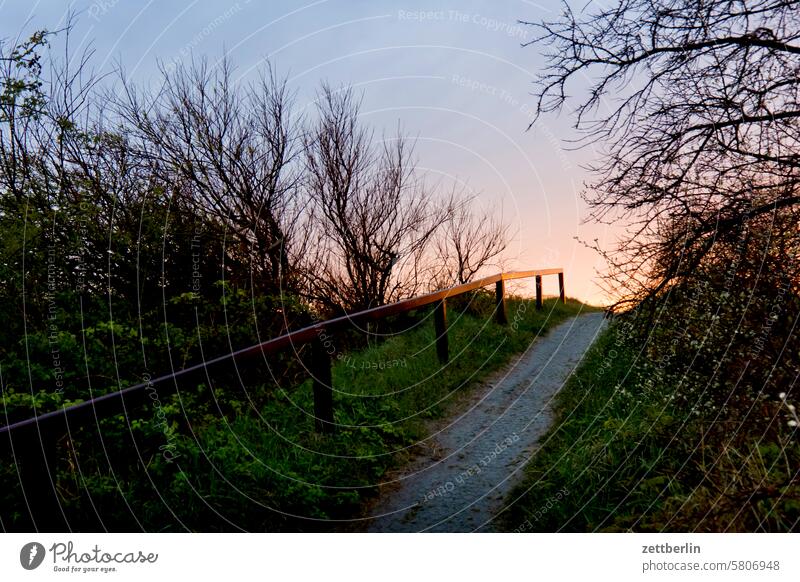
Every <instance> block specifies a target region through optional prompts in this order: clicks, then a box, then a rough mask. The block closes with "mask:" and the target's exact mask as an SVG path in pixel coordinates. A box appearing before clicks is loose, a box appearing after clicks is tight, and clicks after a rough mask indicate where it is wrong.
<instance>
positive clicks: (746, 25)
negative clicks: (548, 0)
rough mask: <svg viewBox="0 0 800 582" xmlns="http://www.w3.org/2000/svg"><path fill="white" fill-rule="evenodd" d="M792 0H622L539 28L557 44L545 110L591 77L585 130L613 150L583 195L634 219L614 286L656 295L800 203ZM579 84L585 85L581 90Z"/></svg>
mask: <svg viewBox="0 0 800 582" xmlns="http://www.w3.org/2000/svg"><path fill="white" fill-rule="evenodd" d="M798 7H799V4H798V2H796V1H780V0H779V1H775V0H747V1H745V0H711V1H708V2H696V1H695V0H624V1H618V2H615V3H613V5H612V6H611V7H610V8H602V7H600V8H598V5H596V4H590V5H589V6H587V8H586V11H583V12H578V13H576V12H574V11H573V10H572V9H571V8H570V6H569V5H568V4H566V3H565V4H564V8H563V13H562V16H561V17H560V19H558V20H556V21H552V22H543V23H540V24H536V25H535V26H536V27H537V28H538V30H539V31H540V33H541V34H540V35H539V36H538V37H537V38H536V39H535V40H534V41H532V42H533V43H534V44H537V45H543V46H545V47H549V50H547V58H548V61H549V67H548V68H547V70H546V71H545V72H544V73H543V74H542V76H541V77H540V78H539V82H538V89H537V103H536V105H537V113H538V114H543V113H547V112H550V111H555V110H559V109H561V108H562V107H563V106H564V104H565V102H566V100H567V95H568V93H569V91H570V87H571V86H572V85H571V84H572V83H573V82H575V83H576V84H580V83H585V82H586V81H585V80H586V79H590V80H591V81H589V82H590V86H589V87H588V93H586V96H585V97H584V98H582V99H581V100H580V101H579V104H578V106H577V112H576V113H577V114H576V127H577V129H578V130H580V131H582V132H584V139H585V140H586V141H587V142H592V141H602V142H603V143H604V144H605V148H606V149H605V155H604V157H603V159H602V161H601V162H600V163H598V164H595V165H592V166H590V169H591V170H592V171H594V172H595V175H596V176H597V179H596V180H595V181H594V183H593V184H591V187H590V188H589V190H588V191H587V192H586V194H585V197H586V199H587V201H588V203H589V204H590V206H591V208H592V210H593V213H592V216H593V218H595V219H596V220H598V221H601V222H607V223H614V222H619V221H625V222H627V223H629V224H631V228H630V231H629V233H628V234H629V236H627V237H625V238H624V240H623V242H622V244H621V246H620V247H619V248H618V249H617V252H614V253H611V255H610V256H609V257H608V258H609V260H610V263H611V266H612V279H611V280H612V281H613V282H614V284H615V285H616V291H617V292H619V293H621V294H622V295H623V296H625V297H627V298H629V299H633V300H636V299H641V298H642V297H646V296H650V295H652V294H655V293H658V292H660V291H661V290H663V289H665V288H666V287H668V286H669V285H670V284H671V283H673V282H675V281H676V280H680V278H681V277H683V276H686V275H687V274H691V273H692V272H693V271H694V270H695V269H696V267H697V266H698V265H699V264H700V262H701V261H702V260H703V257H704V256H706V254H707V253H708V252H709V250H710V249H711V248H712V246H713V245H714V244H716V243H718V242H719V241H720V240H725V239H730V238H731V237H734V238H735V237H736V232H737V230H738V229H739V228H741V227H742V225H743V223H745V222H746V221H748V220H750V219H755V218H757V217H759V216H765V215H770V214H773V213H776V212H781V211H782V210H783V209H789V208H792V207H795V206H797V205H798V204H800V192H799V191H798V171H799V170H800V154H798V151H800V150H798V145H800V144H799V143H798V140H799V139H800V76H798V74H797V72H798V70H800V42H799V41H800V10H798ZM579 90H580V91H582V90H583V89H579Z"/></svg>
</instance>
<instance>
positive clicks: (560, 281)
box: [558, 273, 567, 303]
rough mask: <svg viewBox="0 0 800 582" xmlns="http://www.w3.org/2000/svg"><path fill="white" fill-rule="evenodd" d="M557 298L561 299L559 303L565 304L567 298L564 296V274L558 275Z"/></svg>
mask: <svg viewBox="0 0 800 582" xmlns="http://www.w3.org/2000/svg"><path fill="white" fill-rule="evenodd" d="M558 298H559V299H561V303H566V302H567V296H566V295H565V294H564V273H559V274H558Z"/></svg>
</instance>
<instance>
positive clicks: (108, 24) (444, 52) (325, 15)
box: [0, 0, 615, 304]
mask: <svg viewBox="0 0 800 582" xmlns="http://www.w3.org/2000/svg"><path fill="white" fill-rule="evenodd" d="M558 9H559V3H558V2H556V1H555V0H544V1H543V2H529V1H525V0H500V1H489V0H486V1H483V2H477V1H470V0H458V1H455V0H450V1H431V0H428V1H411V0H408V1H405V0H400V1H388V0H316V1H306V0H298V1H295V2H289V1H269V2H257V1H254V0H239V1H238V2H222V1H219V0H217V1H214V0H183V1H180V2H177V1H169V0H159V1H158V2H156V1H155V0H149V1H143V0H136V1H134V0H95V1H93V2H90V1H75V2H65V1H63V0H58V1H57V0H38V1H31V0H0V38H10V37H17V36H19V35H20V34H22V35H24V34H25V33H26V32H27V33H29V32H30V31H32V30H35V29H41V28H46V29H49V30H54V29H57V28H59V27H60V26H63V24H64V22H65V18H66V15H67V13H68V12H69V11H70V10H71V11H72V12H74V13H76V14H77V20H76V26H75V29H74V31H73V37H72V43H73V49H74V53H75V54H77V53H79V52H80V51H81V50H82V49H83V48H85V47H91V48H92V49H93V50H94V51H95V53H94V58H93V60H92V63H93V66H94V68H95V69H96V70H97V71H98V72H99V73H103V72H110V71H113V70H116V68H117V67H118V66H119V65H121V66H122V70H123V71H124V74H125V76H126V77H128V78H129V80H131V81H134V82H136V83H140V84H143V85H147V84H152V83H155V82H157V80H158V76H159V63H161V65H162V66H164V65H166V66H167V68H169V67H170V66H172V65H174V64H176V63H179V62H188V61H190V60H191V59H192V58H193V57H195V58H197V57H206V58H208V60H209V63H210V64H212V65H213V64H215V63H218V62H219V59H220V58H221V57H222V56H223V55H224V54H227V55H228V56H229V57H230V59H231V61H232V62H233V63H234V64H235V66H236V71H235V75H234V76H235V78H236V79H237V80H241V81H247V80H251V79H254V78H255V77H257V74H258V71H259V70H260V69H263V67H264V65H265V63H266V62H267V61H269V62H270V63H271V64H272V65H273V66H274V67H275V68H276V70H277V71H278V73H279V74H280V75H282V76H286V77H287V78H288V82H289V86H290V88H291V89H292V90H294V91H296V94H297V106H298V108H299V110H300V111H301V112H302V111H305V110H309V109H310V108H312V107H313V102H314V99H315V95H316V91H317V89H318V87H319V84H320V82H322V81H327V82H329V83H331V84H332V85H334V86H338V85H352V86H354V87H355V88H356V89H357V90H358V91H359V92H361V93H362V94H363V106H362V118H363V120H364V121H365V122H366V123H369V124H370V125H372V126H374V127H376V128H377V132H378V133H379V134H380V133H381V132H382V131H384V130H385V131H387V132H392V131H394V130H395V129H396V127H397V125H398V123H399V124H400V126H401V127H402V129H403V131H404V132H405V133H406V134H408V135H409V136H411V137H412V138H413V139H415V140H416V149H415V154H416V159H417V164H418V167H419V169H420V171H422V172H424V173H425V174H426V175H428V176H430V178H431V180H436V181H439V182H441V183H442V184H453V183H456V184H461V185H463V187H464V188H466V190H467V191H468V192H471V193H474V194H475V195H477V200H478V203H479V205H480V206H483V207H488V208H492V209H494V210H495V211H496V212H498V213H502V216H503V217H504V219H505V220H506V222H507V223H508V224H510V226H511V234H512V241H511V245H510V247H509V250H508V252H507V267H508V269H512V270H513V269H538V268H550V267H562V268H563V269H564V271H565V279H566V289H567V294H568V295H570V296H573V297H577V298H579V299H582V300H585V301H590V302H593V303H596V304H599V303H603V302H606V301H607V298H606V297H605V296H604V294H603V293H602V290H601V289H600V287H598V285H597V270H598V269H599V270H601V271H602V269H603V262H602V260H601V259H600V257H599V256H598V255H597V254H596V253H595V252H594V251H592V250H590V249H588V248H586V247H585V245H583V244H582V243H581V242H580V241H581V240H586V241H594V240H595V239H598V242H599V244H600V246H601V247H604V248H607V247H610V246H611V245H612V244H613V241H614V236H615V233H613V232H611V231H610V230H608V228H607V227H605V226H602V225H595V224H590V223H587V222H586V221H585V219H586V217H587V214H588V212H587V208H586V206H585V204H584V202H583V201H582V199H581V197H580V193H581V190H582V188H583V186H584V182H585V181H586V180H587V179H589V178H590V176H589V175H588V174H587V172H586V171H585V170H583V169H582V165H583V164H586V163H587V162H590V161H592V160H593V159H595V158H596V156H597V155H598V153H597V151H596V150H595V149H594V148H593V147H589V148H584V149H580V150H577V151H576V150H575V149H574V148H573V147H572V146H570V144H569V143H568V141H567V140H569V139H574V138H575V137H577V134H576V133H575V131H574V130H573V129H572V126H571V116H570V114H569V111H568V110H567V111H564V112H563V113H562V114H560V115H552V116H547V117H544V118H541V119H539V120H538V121H537V122H536V123H535V124H534V126H533V127H532V128H531V129H528V126H529V124H530V122H531V120H532V118H531V114H532V110H533V106H534V100H533V96H532V91H533V81H534V79H535V76H536V74H537V72H538V71H540V70H541V69H542V67H543V66H544V60H543V58H542V57H541V55H540V53H539V49H538V48H537V47H535V46H529V47H523V46H522V45H523V44H524V43H526V42H527V41H529V40H531V38H532V36H533V33H534V31H533V29H532V28H531V27H529V26H525V25H523V24H519V22H518V21H519V20H524V21H537V20H541V19H549V18H554V17H556V16H557V14H558ZM520 290H521V291H523V292H526V291H530V286H528V287H526V288H524V289H520ZM544 292H545V293H546V294H548V293H549V294H553V293H556V292H557V283H556V281H555V277H545V281H544Z"/></svg>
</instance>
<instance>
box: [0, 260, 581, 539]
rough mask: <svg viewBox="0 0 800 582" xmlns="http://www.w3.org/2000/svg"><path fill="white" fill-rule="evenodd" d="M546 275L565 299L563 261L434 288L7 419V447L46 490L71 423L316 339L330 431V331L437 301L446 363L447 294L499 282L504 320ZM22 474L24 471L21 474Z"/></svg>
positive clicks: (0, 444)
mask: <svg viewBox="0 0 800 582" xmlns="http://www.w3.org/2000/svg"><path fill="white" fill-rule="evenodd" d="M546 275H558V286H559V297H560V299H561V301H565V296H564V272H563V270H562V269H540V270H532V271H513V272H508V273H499V274H497V275H492V276H491V277H484V278H482V279H479V280H477V281H473V282H470V283H465V284H463V285H457V286H455V287H451V288H449V289H443V290H440V291H435V292H433V293H429V294H427V295H421V296H418V297H414V298H412V299H406V300H404V301H398V302H396V303H391V304H388V305H381V306H379V307H374V308H372V309H367V310H364V311H359V312H357V313H349V314H347V315H343V316H341V317H337V318H335V319H329V320H327V321H322V322H319V323H315V324H313V325H310V326H308V327H304V328H302V329H299V330H297V331H292V332H289V333H286V334H284V335H281V336H279V337H276V338H273V339H270V340H267V341H265V342H262V343H260V344H256V345H253V346H250V347H247V348H244V349H241V350H238V351H235V352H231V353H229V354H226V355H224V356H220V357H217V358H214V359H211V360H207V361H204V362H202V363H199V364H195V365H193V366H189V367H187V368H184V369H182V370H179V371H177V372H173V373H171V374H165V375H163V376H160V377H158V378H154V379H151V380H149V381H147V382H143V383H140V384H136V385H135V386H131V387H129V388H125V389H123V390H119V391H117V392H112V393H110V394H104V395H102V396H97V397H95V398H91V399H89V400H87V401H85V402H82V403H80V404H76V405H73V406H69V407H64V408H62V409H61V410H56V411H53V412H47V413H45V414H40V415H36V416H34V417H32V418H29V419H27V420H23V421H20V422H15V423H13V424H9V425H7V426H2V427H0V451H9V452H10V457H11V459H13V461H14V462H16V463H20V464H21V465H22V466H25V471H24V473H26V477H27V478H25V479H23V485H24V483H25V482H27V483H28V484H31V483H33V484H34V485H33V486H34V487H35V488H36V489H37V490H39V491H41V490H40V489H39V488H41V487H43V486H44V487H45V488H46V489H47V488H52V483H53V480H52V479H51V478H50V477H51V475H50V467H51V466H52V464H53V463H52V458H51V454H52V450H53V448H54V445H55V443H56V442H57V441H58V440H59V439H61V438H63V437H64V435H68V434H70V432H71V430H72V431H74V430H76V429H78V428H81V427H82V426H84V425H87V424H89V423H97V422H99V421H100V420H101V419H103V418H107V417H109V416H112V415H114V414H119V413H123V414H125V415H126V416H127V415H129V414H130V413H131V412H132V411H134V410H135V409H137V408H138V407H140V406H142V405H143V404H145V403H146V402H147V401H148V398H152V396H151V395H152V394H153V393H154V392H155V393H156V394H157V395H161V396H163V395H164V394H168V393H171V392H175V391H177V390H178V386H179V383H184V384H187V383H191V382H193V381H196V383H197V384H199V383H202V382H205V381H206V379H207V378H208V377H209V376H208V375H209V371H210V370H211V369H215V368H219V367H224V365H225V364H228V365H230V364H233V365H234V366H235V365H236V364H238V363H239V362H241V361H244V360H247V359H250V358H253V357H255V356H259V355H261V356H266V355H270V354H273V353H276V352H280V351H282V350H285V349H287V348H297V347H299V346H302V345H305V344H311V366H310V368H309V372H310V375H311V377H312V379H313V392H314V416H315V419H316V420H315V425H316V429H317V430H318V431H320V432H330V431H332V430H333V427H334V420H333V388H332V386H331V365H332V362H331V354H329V353H328V349H326V346H325V341H324V340H323V338H327V337H329V336H330V335H331V334H335V333H336V332H338V331H341V330H343V329H346V328H349V327H352V326H353V325H358V324H363V323H366V322H370V321H376V320H380V319H384V318H386V317H389V316H392V315H397V314H400V313H404V312H407V311H411V310H413V309H418V308H420V307H425V306H427V305H432V304H435V312H434V326H435V330H436V352H437V355H438V357H439V360H440V361H441V362H442V363H446V362H447V361H448V358H449V353H448V341H447V299H449V298H452V297H457V296H459V295H464V294H465V293H469V292H471V291H475V290H477V289H481V288H483V287H487V286H489V285H492V284H494V285H495V299H496V307H495V317H496V319H497V321H498V322H499V323H502V324H505V323H507V322H508V317H507V314H506V304H505V297H506V291H505V283H506V281H511V280H515V279H527V278H532V277H535V279H536V307H537V309H541V307H542V277H543V276H546ZM0 458H4V459H8V460H11V459H10V458H9V455H7V454H5V453H3V454H2V456H0ZM20 476H21V478H22V474H20ZM49 493H50V496H51V501H52V494H53V493H54V490H52V489H51V491H49ZM26 495H27V493H26ZM34 497H38V494H34ZM51 507H53V506H51ZM37 529H38V528H37Z"/></svg>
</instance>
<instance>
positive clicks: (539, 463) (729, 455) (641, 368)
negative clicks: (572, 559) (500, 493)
mask: <svg viewBox="0 0 800 582" xmlns="http://www.w3.org/2000/svg"><path fill="white" fill-rule="evenodd" d="M625 325H630V322H628V323H616V324H615V325H612V326H610V327H609V328H608V329H607V330H606V331H605V332H604V333H603V334H602V335H601V337H600V338H598V340H597V341H596V342H595V344H594V345H593V347H592V348H591V350H590V351H589V353H588V354H587V356H586V358H585V360H584V362H583V363H582V365H581V366H580V368H579V369H578V370H577V371H576V372H575V374H574V375H573V376H572V377H571V378H570V380H569V381H568V383H567V385H566V386H565V387H564V389H563V390H562V391H561V392H560V394H559V396H558V399H557V403H556V407H557V420H556V422H555V423H554V426H553V428H552V429H551V430H550V431H549V433H548V434H547V435H546V436H545V437H544V438H543V439H542V448H541V449H540V450H539V451H538V452H537V453H536V455H535V456H534V457H533V459H532V460H531V461H530V462H529V464H528V465H527V466H526V477H525V480H524V482H523V483H522V484H521V485H519V486H518V487H517V488H516V489H515V490H513V491H512V492H511V494H510V495H509V496H508V498H507V510H506V511H505V512H504V514H503V516H502V523H503V528H504V529H505V530H507V531H513V532H528V531H535V532H557V531H563V532H592V531H681V532H682V531H748V532H752V531H792V530H793V529H794V528H796V527H797V524H798V519H800V483H799V482H798V480H797V476H798V472H797V471H798V467H800V446H798V441H797V433H796V431H795V432H793V433H791V432H790V433H787V432H786V431H785V430H784V429H783V428H782V427H781V426H780V423H778V422H775V419H779V418H780V416H779V413H780V408H779V407H780V403H774V402H770V401H769V399H768V398H767V396H766V395H764V394H761V395H759V396H757V397H754V398H753V399H752V400H751V401H748V402H749V403H748V404H747V405H746V406H744V407H742V406H741V405H737V406H738V409H733V408H732V405H730V404H729V406H727V407H726V406H715V405H713V404H712V401H711V400H706V398H707V396H702V398H699V399H694V398H684V397H681V393H683V394H684V395H685V394H693V393H695V392H696V393H700V394H701V395H702V394H704V393H705V391H699V390H697V391H695V390H694V388H695V387H694V386H691V385H684V386H681V387H680V388H679V389H676V386H677V384H673V383H671V382H667V381H664V380H662V379H661V376H659V374H658V365H657V364H655V365H654V363H653V361H652V358H648V357H643V356H642V355H641V354H645V353H646V352H644V351H642V348H641V344H640V343H637V342H636V341H635V340H632V339H631V338H630V336H629V334H628V331H629V330H626V329H624V327H625ZM731 389H732V390H735V389H736V387H733V386H732V387H731ZM742 408H744V412H745V413H746V414H743V413H742ZM771 419H773V420H771Z"/></svg>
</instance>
